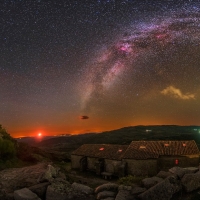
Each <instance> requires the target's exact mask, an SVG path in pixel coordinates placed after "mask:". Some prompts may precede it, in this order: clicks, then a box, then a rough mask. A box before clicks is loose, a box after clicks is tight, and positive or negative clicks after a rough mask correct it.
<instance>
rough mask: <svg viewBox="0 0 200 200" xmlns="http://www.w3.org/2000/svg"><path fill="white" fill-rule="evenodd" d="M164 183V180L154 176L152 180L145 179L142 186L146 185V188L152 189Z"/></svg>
mask: <svg viewBox="0 0 200 200" xmlns="http://www.w3.org/2000/svg"><path fill="white" fill-rule="evenodd" d="M161 181H163V179H162V178H159V177H156V176H153V177H151V178H145V179H143V180H142V184H143V185H144V187H145V188H147V189H149V188H150V187H153V186H154V185H156V184H157V183H159V182H161Z"/></svg>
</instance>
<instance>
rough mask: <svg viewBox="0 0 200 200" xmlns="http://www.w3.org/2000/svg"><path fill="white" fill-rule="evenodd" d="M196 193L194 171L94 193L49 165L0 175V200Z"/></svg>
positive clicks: (149, 198)
mask: <svg viewBox="0 0 200 200" xmlns="http://www.w3.org/2000/svg"><path fill="white" fill-rule="evenodd" d="M198 189H200V171H199V168H194V167H189V168H180V167H173V168H171V169H170V170H169V171H168V172H165V171H160V172H159V173H158V174H157V175H156V176H154V177H151V178H145V179H143V180H142V184H141V185H140V186H137V185H134V184H132V185H131V186H124V185H118V184H115V183H105V184H102V185H100V186H98V187H97V188H96V189H92V188H90V187H89V186H86V185H83V184H79V183H76V182H74V183H73V184H70V183H69V182H68V181H67V180H66V178H65V175H64V174H62V173H61V172H60V171H59V169H57V168H55V167H53V166H52V165H50V164H49V165H47V164H38V165H35V166H31V167H25V168H20V169H12V170H11V169H10V170H3V171H1V172H0V199H1V200H29V199H30V200H96V199H97V200H137V199H141V200H157V199H158V200H160V199H162V200H170V199H172V198H174V196H175V195H176V194H179V193H181V194H182V193H184V192H185V193H190V192H193V191H197V190H198ZM174 199H176V198H174ZM177 199H180V197H178V198H177ZM181 199H184V198H183V197H181ZM199 199H200V194H199Z"/></svg>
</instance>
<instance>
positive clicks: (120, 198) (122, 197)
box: [115, 190, 135, 200]
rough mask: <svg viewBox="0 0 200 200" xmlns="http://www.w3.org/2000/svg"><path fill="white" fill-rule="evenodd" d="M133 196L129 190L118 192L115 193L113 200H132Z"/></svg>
mask: <svg viewBox="0 0 200 200" xmlns="http://www.w3.org/2000/svg"><path fill="white" fill-rule="evenodd" d="M134 199H135V198H134V196H133V195H132V194H131V191H129V190H120V191H119V192H118V193H117V196H116V198H115V200H134Z"/></svg>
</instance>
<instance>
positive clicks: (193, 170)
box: [183, 167, 199, 173]
mask: <svg viewBox="0 0 200 200" xmlns="http://www.w3.org/2000/svg"><path fill="white" fill-rule="evenodd" d="M183 169H186V170H188V171H189V172H191V173H197V172H199V168H198V167H186V168H183Z"/></svg>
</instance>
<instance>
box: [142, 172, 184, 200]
mask: <svg viewBox="0 0 200 200" xmlns="http://www.w3.org/2000/svg"><path fill="white" fill-rule="evenodd" d="M180 189H181V184H180V181H179V180H177V178H176V177H175V176H170V177H168V178H166V179H165V180H164V181H162V182H160V183H158V184H156V185H155V186H153V187H151V188H150V189H148V190H147V191H145V192H144V193H142V194H140V195H138V197H139V198H140V199H142V200H150V199H155V200H160V199H162V200H170V199H171V198H172V196H173V194H175V193H176V192H178V191H180Z"/></svg>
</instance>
